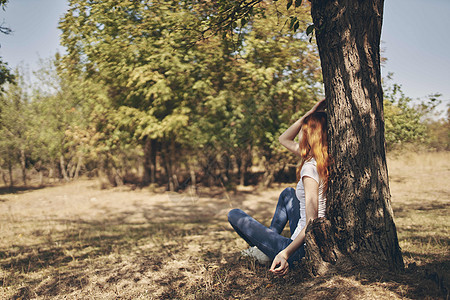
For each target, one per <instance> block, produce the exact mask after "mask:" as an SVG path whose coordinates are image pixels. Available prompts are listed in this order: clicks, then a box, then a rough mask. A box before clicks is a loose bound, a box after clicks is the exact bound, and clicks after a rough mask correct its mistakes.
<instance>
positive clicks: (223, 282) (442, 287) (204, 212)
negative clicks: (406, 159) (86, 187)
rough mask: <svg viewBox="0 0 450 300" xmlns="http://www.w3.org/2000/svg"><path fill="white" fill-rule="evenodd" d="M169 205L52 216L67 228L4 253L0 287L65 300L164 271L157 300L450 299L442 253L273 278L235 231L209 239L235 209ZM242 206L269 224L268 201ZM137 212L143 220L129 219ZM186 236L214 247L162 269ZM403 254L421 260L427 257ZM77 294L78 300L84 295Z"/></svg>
mask: <svg viewBox="0 0 450 300" xmlns="http://www.w3.org/2000/svg"><path fill="white" fill-rule="evenodd" d="M236 199H237V200H236ZM172 200H173V202H172V203H171V204H174V205H171V206H170V207H169V206H165V205H153V206H152V207H151V208H148V207H144V206H139V205H137V204H131V203H130V210H129V211H124V212H120V213H115V212H114V211H110V210H108V208H105V211H104V216H103V217H102V218H99V219H97V220H85V219H55V220H54V221H55V223H57V224H61V225H65V226H66V227H64V228H65V229H64V230H60V231H57V230H56V229H55V230H54V231H52V232H50V234H49V236H48V238H47V241H46V242H42V243H40V244H37V245H30V246H19V245H16V246H14V247H12V248H10V249H1V248H0V266H1V268H2V270H3V271H6V272H7V273H8V274H9V276H3V278H2V277H0V286H13V287H14V289H15V296H14V297H13V298H33V297H39V296H43V297H55V296H58V295H59V296H63V295H68V294H70V293H73V292H74V291H80V290H82V289H83V288H84V287H85V286H87V285H91V286H94V287H95V288H97V289H98V290H100V291H104V292H105V293H107V292H110V291H111V290H112V289H113V288H116V286H115V285H119V282H124V281H127V282H135V283H139V282H141V281H143V282H144V281H145V279H147V280H148V277H149V276H152V275H151V274H154V273H158V274H159V275H158V276H159V277H157V278H152V279H151V280H153V281H154V282H155V284H157V285H158V286H159V287H160V288H161V290H162V292H161V294H160V298H161V299H173V298H184V297H185V296H186V295H194V297H195V298H196V299H229V298H249V297H250V298H273V299H280V298H282V299H299V298H325V299H336V298H343V297H344V298H345V297H347V298H350V299H354V298H358V297H363V298H364V293H366V290H365V286H367V285H371V286H377V287H379V288H382V289H388V290H390V291H392V292H393V293H396V294H397V295H400V296H402V297H407V298H412V299H421V298H426V297H431V298H445V295H447V294H448V289H447V286H448V285H446V283H445V280H444V279H445V278H444V276H443V275H442V274H441V273H439V272H438V271H439V270H440V266H442V265H444V266H448V258H445V257H433V258H432V259H433V262H432V263H429V264H425V265H421V266H414V265H411V266H410V267H408V268H407V269H406V270H405V272H403V273H397V274H394V273H392V274H391V273H389V272H385V273H383V274H380V272H379V270H355V271H353V272H349V273H346V274H339V275H333V274H330V275H326V276H322V277H309V276H308V274H306V272H305V271H304V269H302V268H301V266H300V267H299V268H298V269H297V270H295V271H292V272H290V273H289V274H288V275H287V276H286V277H283V278H278V277H274V276H273V275H272V274H271V273H270V272H268V266H261V265H258V264H255V263H254V262H252V261H250V260H246V259H242V258H240V256H239V254H238V253H231V252H230V248H226V247H225V245H226V244H228V243H230V242H231V241H232V240H234V239H238V236H237V235H229V237H228V236H227V237H226V238H222V239H221V238H220V237H218V236H217V234H215V235H212V236H213V238H212V236H211V235H209V234H208V233H210V232H211V231H215V232H217V233H224V232H225V233H229V232H230V231H232V229H231V227H230V226H228V224H227V222H226V216H225V215H223V216H222V215H220V216H218V215H217V214H218V212H219V211H222V210H223V211H226V209H225V208H227V209H228V208H231V207H229V205H230V204H229V203H228V202H227V200H223V199H214V200H212V203H211V206H208V205H207V204H206V205H196V204H195V199H187V200H186V199H183V198H182V197H181V198H179V199H178V198H176V197H175V198H173V199H172ZM172 200H170V201H172ZM191 200H192V201H191ZM244 200H245V197H235V198H234V203H233V206H234V207H242V202H243V201H244ZM275 201H276V200H274V203H275ZM131 206H132V207H131ZM246 210H247V211H248V212H249V213H250V214H256V213H258V214H259V215H260V216H263V218H264V219H269V218H270V216H271V210H269V209H268V204H267V203H262V204H260V203H258V204H256V205H255V206H254V207H251V208H247V209H246ZM136 212H139V213H140V215H142V216H143V217H144V220H142V219H141V221H132V220H134V217H135V215H136ZM42 222H43V221H42ZM39 226H40V225H39V224H37V226H36V227H37V228H39ZM33 232H34V234H36V235H40V236H42V235H44V232H45V231H42V230H38V229H35V230H34V231H33ZM185 237H188V238H190V239H189V240H190V241H191V243H194V242H193V241H195V240H194V239H193V237H199V240H201V242H203V241H204V240H208V239H209V240H211V239H213V240H211V243H213V246H212V247H210V248H202V249H200V250H199V252H198V253H197V254H196V255H197V256H198V257H195V259H192V262H191V263H190V265H189V266H185V265H182V266H179V267H177V268H174V269H170V270H167V269H165V265H166V264H167V263H168V262H173V261H176V260H177V258H178V257H180V255H181V254H183V253H185V251H187V248H188V246H189V245H187V244H186V243H185V242H186V240H185V239H184V238H185ZM444 242H445V243H446V245H448V242H449V241H448V238H447V239H444ZM199 243H200V242H199ZM405 255H410V256H411V257H419V256H420V255H422V254H418V253H405ZM191 269H194V270H191ZM189 272H191V273H192V272H196V274H197V275H198V277H201V278H200V279H198V281H195V283H194V284H191V285H189V286H188V285H187V283H186V282H187V281H188V278H187V276H188V275H187V274H189ZM149 274H150V275H149ZM199 274H201V275H199ZM98 278H100V279H98ZM189 280H190V279H189ZM196 280H197V279H196ZM18 282H23V284H24V285H25V286H21V285H20V284H18ZM144 284H145V283H144ZM385 284H387V285H386V286H385ZM79 293H80V294H78V296H80V297H82V296H83V295H84V294H83V292H79ZM446 293H447V294H446ZM84 296H85V295H84ZM365 296H367V295H365ZM130 298H132V297H130ZM366 298H367V297H366Z"/></svg>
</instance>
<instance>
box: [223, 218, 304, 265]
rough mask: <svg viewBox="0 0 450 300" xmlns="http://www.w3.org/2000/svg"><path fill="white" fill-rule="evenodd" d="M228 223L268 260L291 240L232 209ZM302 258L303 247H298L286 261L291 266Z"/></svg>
mask: <svg viewBox="0 0 450 300" xmlns="http://www.w3.org/2000/svg"><path fill="white" fill-rule="evenodd" d="M228 221H229V222H230V224H231V226H233V228H234V230H236V232H237V233H238V234H239V235H240V236H241V237H242V238H243V239H244V240H245V241H246V242H247V243H248V244H249V245H250V246H256V247H258V249H260V250H261V251H262V252H264V253H265V254H266V255H267V256H269V257H270V259H274V258H275V256H276V255H277V254H278V252H280V251H281V250H283V249H284V248H286V247H287V246H288V245H289V244H290V243H291V242H292V240H291V239H289V238H286V237H284V236H281V235H280V234H278V233H277V232H275V231H274V230H272V229H270V228H267V227H266V226H264V225H262V224H261V223H259V222H258V221H256V220H255V219H253V218H252V217H250V216H249V215H247V214H246V213H245V212H243V211H242V210H240V209H233V210H231V211H230V212H229V213H228ZM303 256H304V250H303V246H302V247H300V248H299V249H298V250H297V251H296V252H295V253H294V254H293V255H292V256H291V257H290V258H289V260H288V262H289V263H290V264H291V263H292V262H293V261H295V260H300V259H301V258H302V257H303Z"/></svg>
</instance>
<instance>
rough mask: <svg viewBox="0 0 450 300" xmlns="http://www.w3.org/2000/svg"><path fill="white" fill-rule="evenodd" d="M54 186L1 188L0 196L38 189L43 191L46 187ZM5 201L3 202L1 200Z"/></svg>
mask: <svg viewBox="0 0 450 300" xmlns="http://www.w3.org/2000/svg"><path fill="white" fill-rule="evenodd" d="M51 186H54V185H51V184H48V185H41V186H31V185H30V186H17V187H16V186H12V187H10V186H2V187H0V195H5V194H19V193H24V192H31V191H36V190H40V189H44V188H46V187H51ZM3 201H5V200H3Z"/></svg>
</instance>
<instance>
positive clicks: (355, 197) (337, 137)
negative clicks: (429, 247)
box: [307, 0, 403, 274]
mask: <svg viewBox="0 0 450 300" xmlns="http://www.w3.org/2000/svg"><path fill="white" fill-rule="evenodd" d="M383 4H384V1H383V0H312V1H311V14H312V17H313V21H314V24H315V27H316V38H317V44H318V48H319V54H320V59H321V64H322V73H323V80H324V85H325V95H326V99H327V109H328V116H329V121H328V125H329V127H328V136H329V153H330V155H331V157H332V160H333V162H332V164H331V167H330V181H329V188H328V203H327V204H328V205H327V206H328V207H327V219H328V220H323V219H317V220H316V221H314V222H313V223H312V224H310V225H309V226H308V230H307V231H308V233H307V258H309V259H308V261H309V264H310V268H311V271H312V272H313V273H315V274H319V273H323V272H326V271H327V270H328V269H329V268H330V267H333V265H334V266H344V265H345V266H349V265H350V266H355V265H358V266H374V267H382V268H384V267H389V268H390V269H394V270H396V269H401V268H403V259H402V255H401V251H400V247H399V244H398V239H397V231H396V228H395V224H394V221H393V212H392V208H391V205H390V192H389V183H388V172H387V167H386V157H385V140H384V116H383V94H382V87H381V75H380V35H381V25H382V19H383Z"/></svg>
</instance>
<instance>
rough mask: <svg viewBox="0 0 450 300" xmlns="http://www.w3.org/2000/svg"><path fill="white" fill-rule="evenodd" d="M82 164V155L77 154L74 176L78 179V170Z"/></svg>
mask: <svg viewBox="0 0 450 300" xmlns="http://www.w3.org/2000/svg"><path fill="white" fill-rule="evenodd" d="M82 165H83V156H81V154H80V155H78V160H77V167H76V169H75V175H74V178H75V179H78V177H79V176H80V171H81V166H82Z"/></svg>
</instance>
